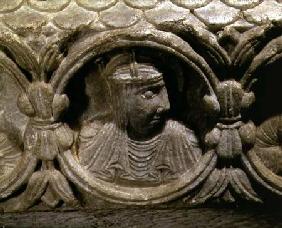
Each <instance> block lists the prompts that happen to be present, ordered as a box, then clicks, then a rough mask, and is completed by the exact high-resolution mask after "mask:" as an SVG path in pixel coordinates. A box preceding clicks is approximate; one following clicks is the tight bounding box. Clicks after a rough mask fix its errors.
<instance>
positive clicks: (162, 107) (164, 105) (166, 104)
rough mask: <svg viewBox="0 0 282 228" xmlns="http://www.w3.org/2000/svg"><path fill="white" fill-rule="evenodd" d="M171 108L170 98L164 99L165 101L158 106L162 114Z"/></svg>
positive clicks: (159, 112) (158, 110) (158, 111)
mask: <svg viewBox="0 0 282 228" xmlns="http://www.w3.org/2000/svg"><path fill="white" fill-rule="evenodd" d="M169 109H170V103H169V100H168V98H167V99H165V100H164V101H163V103H162V104H161V105H160V106H159V107H158V109H157V113H158V114H161V113H164V112H167V111H168V110H169Z"/></svg>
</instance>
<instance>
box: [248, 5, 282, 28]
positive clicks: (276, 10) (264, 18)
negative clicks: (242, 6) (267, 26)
mask: <svg viewBox="0 0 282 228" xmlns="http://www.w3.org/2000/svg"><path fill="white" fill-rule="evenodd" d="M244 17H245V18H246V20H247V21H249V22H251V23H256V24H263V23H266V22H270V21H281V20H282V4H281V3H277V2H276V1H274V0H269V1H263V2H262V3H261V4H260V5H259V6H257V7H255V8H253V9H249V10H247V11H245V12H244Z"/></svg>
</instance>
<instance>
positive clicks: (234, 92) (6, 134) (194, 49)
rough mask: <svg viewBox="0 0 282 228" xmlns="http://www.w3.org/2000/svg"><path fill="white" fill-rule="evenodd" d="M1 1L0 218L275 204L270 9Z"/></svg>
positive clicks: (276, 35)
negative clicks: (120, 208)
mask: <svg viewBox="0 0 282 228" xmlns="http://www.w3.org/2000/svg"><path fill="white" fill-rule="evenodd" d="M2 2H3V4H2ZM2 2H1V0H0V3H1V4H0V20H1V23H0V29H1V33H0V93H1V96H0V105H1V106H0V108H1V110H0V199H1V201H0V208H1V209H2V210H3V211H5V212H10V211H25V210H28V209H30V208H33V207H35V208H36V207H38V208H39V209H41V208H42V207H43V208H44V209H46V208H48V209H53V208H65V207H68V208H86V207H91V208H95V207H109V206H111V205H112V206H116V205H135V206H137V205H150V206H151V205H156V206H160V205H163V204H164V205H168V204H170V205H179V204H180V205H182V206H183V205H184V206H187V207H188V206H195V205H203V204H204V203H209V202H217V201H220V202H226V203H227V202H229V203H230V202H232V203H234V202H235V203H237V204H239V205H240V203H242V202H245V201H247V202H252V203H253V202H255V203H264V202H268V201H269V199H273V198H275V199H277V201H279V200H281V195H282V177H281V174H282V156H281V153H282V149H281V142H282V141H281V140H282V138H281V137H282V135H281V134H282V130H281V129H280V128H281V127H282V119H281V115H282V108H281V107H280V106H281V105H280V102H279V99H280V97H281V92H280V91H281V88H280V85H281V79H280V78H279V77H280V75H281V70H282V68H281V61H282V55H281V53H282V13H281V12H282V4H281V2H279V1H274V0H271V1H259V0H249V1H247V0H246V1H235V0H234V1H231V0H230V1H227V0H208V1H202V0H197V1H189V0H183V1H178V0H170V1H169V0H167V1H158V0H146V1H141V0H140V1H139V0H104V1H100V0H99V1H96V0H95V1H94V0H92V1H91V0H76V1H75V0H62V1H36V0H28V1H27V0H24V1H6V0H2ZM279 96H280V97H279ZM97 205H99V206H97Z"/></svg>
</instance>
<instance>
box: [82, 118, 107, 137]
mask: <svg viewBox="0 0 282 228" xmlns="http://www.w3.org/2000/svg"><path fill="white" fill-rule="evenodd" d="M104 125H105V124H104V123H102V122H101V121H93V122H86V123H84V124H83V126H82V128H81V130H80V133H79V138H89V137H93V136H95V135H97V134H98V132H99V131H100V130H101V128H102V127H103V126H104Z"/></svg>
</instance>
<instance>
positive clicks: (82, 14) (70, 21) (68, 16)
mask: <svg viewBox="0 0 282 228" xmlns="http://www.w3.org/2000/svg"><path fill="white" fill-rule="evenodd" d="M97 19H98V14H97V13H95V12H87V11H86V10H84V9H83V8H79V7H77V6H76V5H72V6H69V7H68V8H66V9H65V10H64V11H62V12H60V13H58V14H57V15H56V16H55V17H54V18H53V23H54V24H55V25H56V26H57V27H59V28H60V29H68V30H74V29H76V28H78V27H79V26H86V25H90V24H91V23H93V22H95V21H97Z"/></svg>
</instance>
